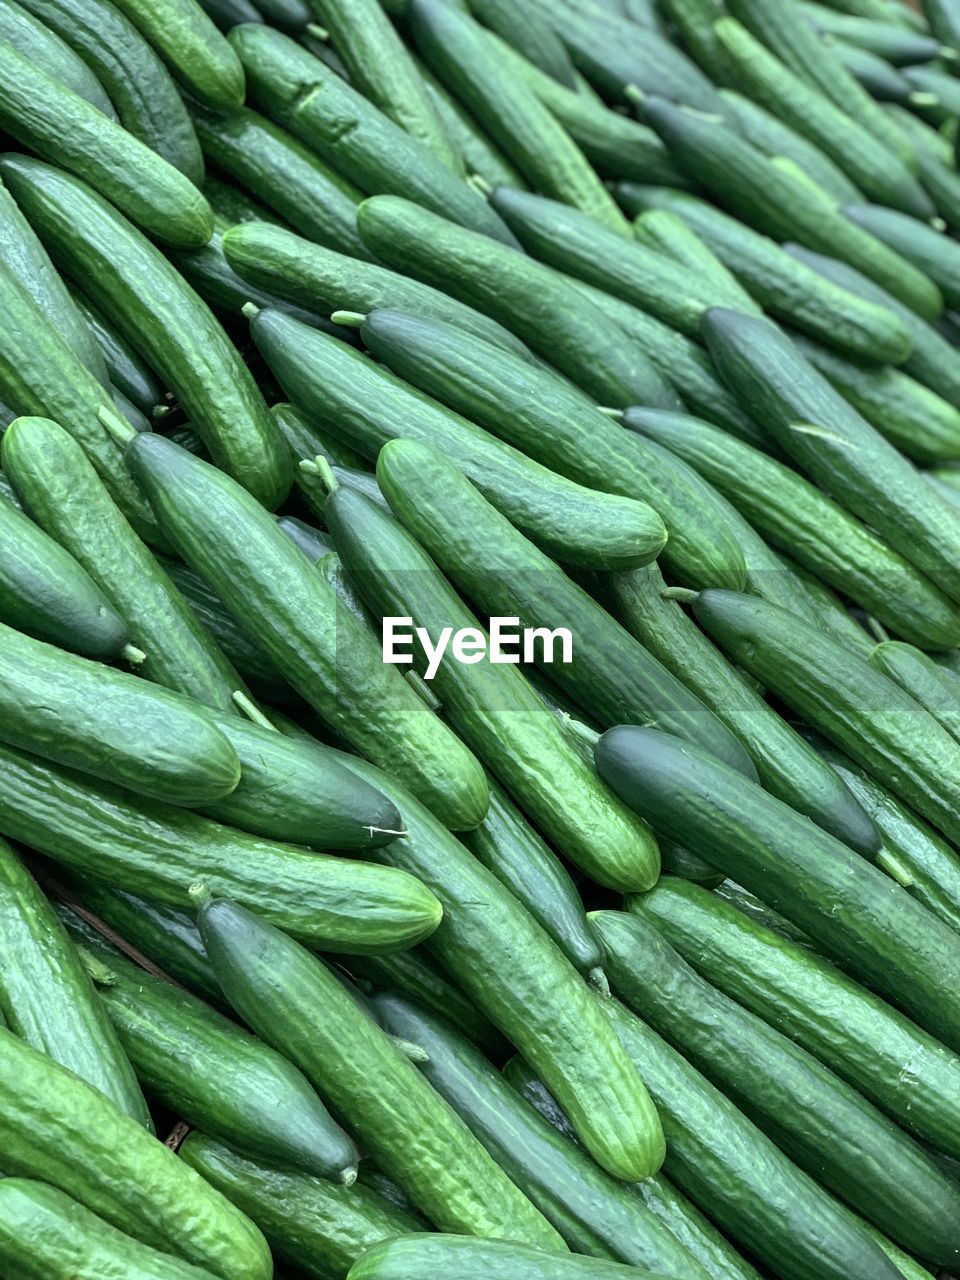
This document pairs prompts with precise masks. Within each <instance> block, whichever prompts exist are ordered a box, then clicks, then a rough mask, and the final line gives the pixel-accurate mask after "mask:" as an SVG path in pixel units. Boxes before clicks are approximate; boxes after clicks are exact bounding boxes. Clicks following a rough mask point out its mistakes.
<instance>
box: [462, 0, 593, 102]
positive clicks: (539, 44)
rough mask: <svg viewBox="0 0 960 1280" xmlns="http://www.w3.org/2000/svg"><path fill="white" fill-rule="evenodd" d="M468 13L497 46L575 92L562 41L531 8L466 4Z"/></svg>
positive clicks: (492, 1)
mask: <svg viewBox="0 0 960 1280" xmlns="http://www.w3.org/2000/svg"><path fill="white" fill-rule="evenodd" d="M469 8H470V12H471V13H472V14H473V15H474V17H475V18H476V19H477V21H478V22H482V23H483V25H484V26H485V27H486V28H487V29H488V30H489V31H491V32H495V33H496V36H497V38H498V40H499V42H500V43H501V44H504V45H506V46H507V47H508V48H509V49H511V50H513V51H514V52H516V53H517V54H518V55H519V56H521V57H523V59H524V61H526V62H528V64H529V65H530V66H533V67H535V68H536V69H537V71H538V72H539V73H540V74H541V75H543V76H548V77H549V78H550V79H551V80H553V82H554V83H555V84H559V85H562V86H564V87H565V88H567V89H569V90H571V91H576V90H577V87H578V76H577V71H576V68H575V67H574V65H573V62H572V60H571V58H570V54H569V53H568V52H567V49H566V47H565V46H564V43H563V41H562V40H561V39H560V37H559V36H558V35H557V33H556V32H555V31H554V29H553V28H552V27H551V25H550V24H549V22H547V21H546V19H545V18H543V17H542V16H541V15H539V14H538V13H537V12H536V9H535V8H534V7H533V6H530V8H529V10H527V11H523V10H519V11H518V10H517V8H516V7H515V6H514V5H512V4H510V3H509V0H470V5H469Z"/></svg>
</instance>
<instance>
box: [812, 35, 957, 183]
mask: <svg viewBox="0 0 960 1280" xmlns="http://www.w3.org/2000/svg"><path fill="white" fill-rule="evenodd" d="M827 43H828V45H829V47H830V48H831V49H832V50H833V52H834V53H835V54H836V56H837V58H839V60H840V63H841V65H842V66H843V67H844V68H845V69H846V70H847V71H849V72H850V74H851V75H852V76H853V77H854V79H855V80H857V81H858V82H859V83H860V84H862V85H863V87H864V89H866V90H867V92H868V93H869V94H870V96H871V98H874V99H875V100H876V101H877V102H884V103H885V102H899V103H901V104H902V105H904V106H907V105H909V104H910V103H911V101H912V99H913V94H914V92H915V90H914V88H913V86H912V85H911V83H910V81H909V80H908V79H907V78H906V76H904V75H901V73H900V72H899V71H898V70H897V69H896V67H893V66H891V65H890V63H889V62H887V61H885V60H884V59H883V58H878V57H877V55H876V54H874V53H870V52H869V51H868V50H866V49H862V48H860V47H859V46H858V45H854V44H847V43H846V42H845V41H843V40H837V41H828V42H827ZM903 132H904V133H906V130H903ZM919 164H920V161H919V157H918V158H917V168H918V172H919ZM921 181H922V179H921ZM922 185H923V186H924V189H926V183H922ZM928 195H929V192H928ZM934 203H936V202H934Z"/></svg>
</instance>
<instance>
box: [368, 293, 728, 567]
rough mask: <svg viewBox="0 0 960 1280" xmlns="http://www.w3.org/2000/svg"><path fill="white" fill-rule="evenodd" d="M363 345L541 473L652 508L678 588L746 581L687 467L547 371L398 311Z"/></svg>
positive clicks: (376, 320)
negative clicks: (641, 441)
mask: <svg viewBox="0 0 960 1280" xmlns="http://www.w3.org/2000/svg"><path fill="white" fill-rule="evenodd" d="M360 336H361V338H362V340H363V342H364V344H365V346H366V347H367V349H368V350H369V351H370V352H372V354H373V355H374V356H375V357H376V358H377V359H378V360H380V361H382V362H384V363H385V364H386V365H387V366H388V367H389V368H390V369H391V370H392V371H393V372H394V373H395V374H397V375H398V376H399V377H401V378H403V379H404V380H405V381H406V382H407V383H409V384H411V385H412V386H414V387H417V388H418V389H419V390H420V391H422V392H423V393H424V394H426V395H430V396H433V397H434V398H435V399H436V400H438V401H440V402H442V403H443V404H445V405H447V406H448V407H449V408H450V409H452V410H453V411H454V412H456V413H460V414H463V416H464V417H466V418H469V419H470V420H471V421H473V422H475V423H477V424H478V425H479V426H481V427H483V428H484V429H485V430H487V431H490V432H491V433H493V434H494V435H496V436H499V437H500V438H501V439H503V440H505V441H506V442H507V443H508V444H510V445H512V446H513V447H514V448H517V449H520V450H522V451H523V452H524V453H526V454H528V455H529V456H530V457H531V458H535V459H537V460H538V461H540V462H542V463H543V464H544V465H545V466H549V467H551V468H553V469H554V470H556V471H557V472H559V473H560V474H562V475H566V476H569V478H570V479H571V480H575V481H577V482H578V483H580V484H584V485H587V486H589V487H591V488H594V489H596V490H599V491H602V492H604V493H608V494H613V493H619V494H622V495H624V496H625V497H632V498H637V499H641V500H642V499H645V500H647V501H649V502H650V504H651V505H652V506H653V507H654V508H655V510H656V511H657V512H658V513H659V515H660V516H661V518H662V519H663V520H664V523H665V525H666V528H667V535H668V537H667V543H666V546H665V547H664V548H663V551H662V552H661V555H662V556H663V559H664V562H665V563H666V564H668V565H669V566H670V569H671V571H672V572H673V573H675V574H676V575H677V576H678V577H679V579H680V581H681V582H682V583H685V584H690V583H698V584H701V585H707V583H708V581H709V582H710V583H711V584H712V583H714V582H716V581H718V580H721V581H726V580H728V578H729V579H731V580H733V581H737V580H738V579H739V580H742V577H741V576H740V575H738V574H737V562H738V555H739V551H738V546H737V543H736V540H735V538H734V537H732V536H731V535H730V533H728V532H727V531H726V530H725V528H724V519H725V512H724V510H723V508H722V506H720V505H719V504H717V503H715V502H714V503H713V505H711V503H710V500H709V497H708V496H706V495H704V494H703V492H702V491H699V490H697V489H695V488H694V489H691V487H690V485H689V484H688V482H687V469H686V468H685V467H682V466H681V467H677V466H675V465H674V464H673V463H672V461H671V459H670V458H669V457H666V456H665V455H663V454H662V453H660V452H658V451H648V450H646V449H644V448H643V447H642V446H641V447H639V448H638V447H637V441H636V440H635V439H634V438H633V437H632V436H631V435H629V434H628V433H626V432H624V431H622V430H621V429H619V428H618V427H616V426H614V425H613V424H612V423H611V422H610V421H609V419H608V418H607V416H606V415H605V414H602V413H599V412H598V411H597V409H596V408H595V407H594V406H593V405H591V404H590V403H589V402H588V401H587V400H586V398H585V397H584V396H583V395H582V394H581V393H580V392H579V391H577V390H576V389H575V388H574V387H572V386H571V385H570V384H569V383H567V382H566V381H565V380H564V379H562V378H559V377H557V376H556V375H555V374H553V373H552V372H551V371H550V370H548V369H538V368H535V367H534V366H532V365H531V364H529V363H528V362H527V361H525V360H522V359H520V358H518V357H515V356H513V355H512V354H511V353H509V352H505V351H502V350H499V349H497V348H495V347H493V346H492V345H491V344H489V343H486V342H484V341H483V340H482V339H479V338H477V337H476V336H474V335H472V334H467V333H465V332H463V330H460V329H456V328H454V327H453V326H452V325H448V324H445V323H444V322H443V321H440V320H432V319H429V318H426V317H421V316H416V315H412V314H409V313H404V312H400V311H391V310H386V309H378V310H375V311H372V312H370V313H369V314H368V315H367V317H366V318H365V320H364V322H363V324H362V325H361V326H360ZM585 434H588V435H589V438H590V448H589V449H588V450H585V449H584V448H583V440H584V436H585ZM430 438H431V439H433V438H436V437H435V436H432V437H430ZM447 452H448V456H451V455H450V451H449V449H448V451H447Z"/></svg>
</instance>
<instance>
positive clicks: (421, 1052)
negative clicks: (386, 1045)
mask: <svg viewBox="0 0 960 1280" xmlns="http://www.w3.org/2000/svg"><path fill="white" fill-rule="evenodd" d="M390 1039H391V1040H392V1041H393V1047H394V1048H395V1049H399V1050H400V1052H401V1053H402V1054H403V1056H404V1057H405V1058H407V1059H409V1061H410V1062H429V1061H430V1055H429V1053H427V1051H426V1049H424V1048H423V1046H422V1045H419V1044H414V1043H413V1041H412V1040H404V1039H403V1037H402V1036H391V1037H390Z"/></svg>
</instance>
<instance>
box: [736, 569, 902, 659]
mask: <svg viewBox="0 0 960 1280" xmlns="http://www.w3.org/2000/svg"><path fill="white" fill-rule="evenodd" d="M780 558H781V560H782V561H783V563H784V565H785V566H786V567H787V568H788V569H789V570H790V571H791V572H792V573H793V575H794V577H795V579H796V580H797V581H798V582H799V583H800V584H801V586H802V588H803V590H804V591H805V592H806V594H807V596H808V597H809V599H810V602H811V604H812V605H813V609H814V612H815V613H816V614H818V615H819V623H820V626H822V627H826V629H827V631H828V632H829V633H830V634H831V635H832V636H833V637H834V639H836V640H839V641H840V643H841V644H842V645H843V646H844V647H845V648H846V649H849V650H850V651H851V653H856V654H859V655H860V656H861V657H867V656H868V655H869V653H870V649H871V648H872V641H873V640H875V639H876V636H875V635H874V634H873V628H874V627H876V626H877V625H878V624H877V623H876V621H875V619H871V618H867V617H866V616H865V615H861V619H862V620H858V618H857V617H855V616H854V615H853V613H851V611H850V609H849V608H848V607H847V605H846V604H845V603H844V601H843V600H842V599H841V598H840V596H839V595H838V594H837V593H836V592H835V591H834V590H832V588H830V587H828V586H826V585H825V584H824V583H823V582H822V581H821V579H820V578H818V577H816V575H815V574H812V573H810V572H808V570H806V569H801V568H800V567H799V565H797V563H796V562H795V561H793V560H791V559H790V558H789V557H788V556H781V557H780ZM758 594H760V595H763V592H759V593H758ZM774 603H776V601H774ZM868 627H869V628H871V629H870V630H869V631H868V629H867V628H868Z"/></svg>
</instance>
